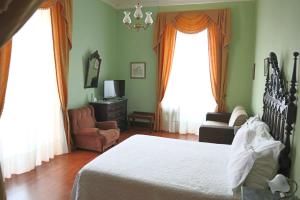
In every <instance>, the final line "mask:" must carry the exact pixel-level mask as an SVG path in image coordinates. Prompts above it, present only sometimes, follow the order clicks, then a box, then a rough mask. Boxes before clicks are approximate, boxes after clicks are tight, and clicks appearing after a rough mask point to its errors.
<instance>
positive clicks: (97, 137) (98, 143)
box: [69, 106, 120, 152]
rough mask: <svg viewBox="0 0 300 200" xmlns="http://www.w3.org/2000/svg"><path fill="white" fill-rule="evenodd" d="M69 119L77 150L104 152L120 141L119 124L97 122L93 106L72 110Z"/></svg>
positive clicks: (114, 122)
mask: <svg viewBox="0 0 300 200" xmlns="http://www.w3.org/2000/svg"><path fill="white" fill-rule="evenodd" d="M69 117H70V123H71V132H72V135H73V139H74V143H75V146H76V147H77V148H81V149H87V150H93V151H99V152H103V151H104V150H105V149H107V148H109V147H110V146H112V145H114V144H116V143H117V141H118V139H119V136H120V130H119V129H118V126H117V122H116V121H105V122H96V120H95V114H94V108H93V106H85V107H82V108H78V109H71V110H69Z"/></svg>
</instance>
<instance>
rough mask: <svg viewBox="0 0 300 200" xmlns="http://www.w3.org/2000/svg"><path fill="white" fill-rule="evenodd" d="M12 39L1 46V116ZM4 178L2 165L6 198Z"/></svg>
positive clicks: (1, 189)
mask: <svg viewBox="0 0 300 200" xmlns="http://www.w3.org/2000/svg"><path fill="white" fill-rule="evenodd" d="M11 46H12V41H11V40H10V41H8V42H7V43H6V44H5V45H3V47H1V48H0V117H1V114H2V111H3V107H4V99H5V92H6V86H7V80H8V73H9V64H10V56H11ZM2 180H3V178H2V171H1V165H0V198H1V199H4V200H5V199H6V197H5V188H4V183H3V181H2Z"/></svg>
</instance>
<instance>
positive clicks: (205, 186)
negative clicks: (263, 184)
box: [72, 53, 298, 200]
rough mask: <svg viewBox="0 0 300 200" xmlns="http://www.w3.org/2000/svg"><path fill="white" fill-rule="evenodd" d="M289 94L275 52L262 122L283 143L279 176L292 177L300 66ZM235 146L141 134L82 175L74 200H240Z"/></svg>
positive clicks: (80, 173)
mask: <svg viewBox="0 0 300 200" xmlns="http://www.w3.org/2000/svg"><path fill="white" fill-rule="evenodd" d="M297 56H298V54H297V53H295V54H294V61H295V62H294V67H293V75H292V80H291V83H290V87H289V90H288V89H287V88H288V87H287V86H286V84H285V81H284V79H283V76H282V73H281V72H280V70H279V68H278V62H277V57H276V55H275V53H270V56H269V60H268V63H269V64H270V66H271V67H272V70H270V73H268V75H267V77H266V87H265V93H264V99H263V101H264V112H263V116H262V120H263V121H264V122H265V123H267V124H268V126H269V127H270V134H271V135H272V136H273V138H274V139H275V140H278V141H281V142H282V143H284V145H285V148H284V149H283V150H282V151H281V153H280V156H279V172H280V173H283V174H285V175H287V176H288V175H289V171H290V165H291V161H290V158H289V151H290V135H291V134H292V131H293V124H294V123H295V121H296V104H295V100H296V98H295V93H296V86H295V83H296V61H297ZM230 149H231V145H223V144H212V143H202V142H191V141H182V140H176V139H167V138H159V137H153V136H142V135H136V136H132V137H130V138H129V139H127V140H125V141H124V142H122V143H121V144H119V145H117V146H115V147H114V148H112V149H110V150H109V151H107V152H105V153H103V154H102V155H100V156H99V157H97V158H96V159H94V160H93V161H91V162H90V163H88V164H87V165H86V166H84V167H83V168H82V169H81V170H80V171H79V172H78V174H77V176H76V180H75V182H74V186H73V191H72V199H74V200H93V199H98V200H101V199H104V200H141V199H143V200H169V199H172V200H177V199H178V200H179V199H184V200H216V199H236V198H238V196H237V195H236V194H234V192H233V190H232V188H231V187H230V186H229V183H228V177H227V176H228V175H227V172H226V170H227V167H226V166H227V164H228V160H229V157H230V154H231V151H230Z"/></svg>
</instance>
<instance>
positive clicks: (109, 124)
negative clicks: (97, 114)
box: [96, 121, 118, 130]
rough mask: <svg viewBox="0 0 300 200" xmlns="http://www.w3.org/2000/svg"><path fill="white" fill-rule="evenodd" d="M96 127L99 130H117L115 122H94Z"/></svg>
mask: <svg viewBox="0 0 300 200" xmlns="http://www.w3.org/2000/svg"><path fill="white" fill-rule="evenodd" d="M96 127H97V128H99V129H101V130H108V129H118V124H117V122H116V121H104V122H96Z"/></svg>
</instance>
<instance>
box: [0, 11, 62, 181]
mask: <svg viewBox="0 0 300 200" xmlns="http://www.w3.org/2000/svg"><path fill="white" fill-rule="evenodd" d="M66 152H67V145H66V138H65V133H64V125H63V117H62V111H61V107H60V100H59V95H58V89H57V83H56V74H55V62H54V52H53V40H52V29H51V17H50V10H38V11H36V13H35V14H34V15H33V16H32V17H31V18H30V19H29V20H28V22H27V23H26V24H25V25H24V26H23V27H22V29H21V30H20V31H19V32H18V33H17V34H16V35H15V36H14V37H13V47H12V57H11V65H10V72H9V79H8V86H7V93H6V100H5V105H4V110H3V114H2V117H1V119H0V162H1V167H2V173H3V177H5V178H9V177H11V175H12V174H20V173H23V172H26V171H29V170H32V169H34V168H35V166H37V165H41V163H42V161H49V159H50V158H53V157H54V156H55V155H59V154H63V153H66Z"/></svg>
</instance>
